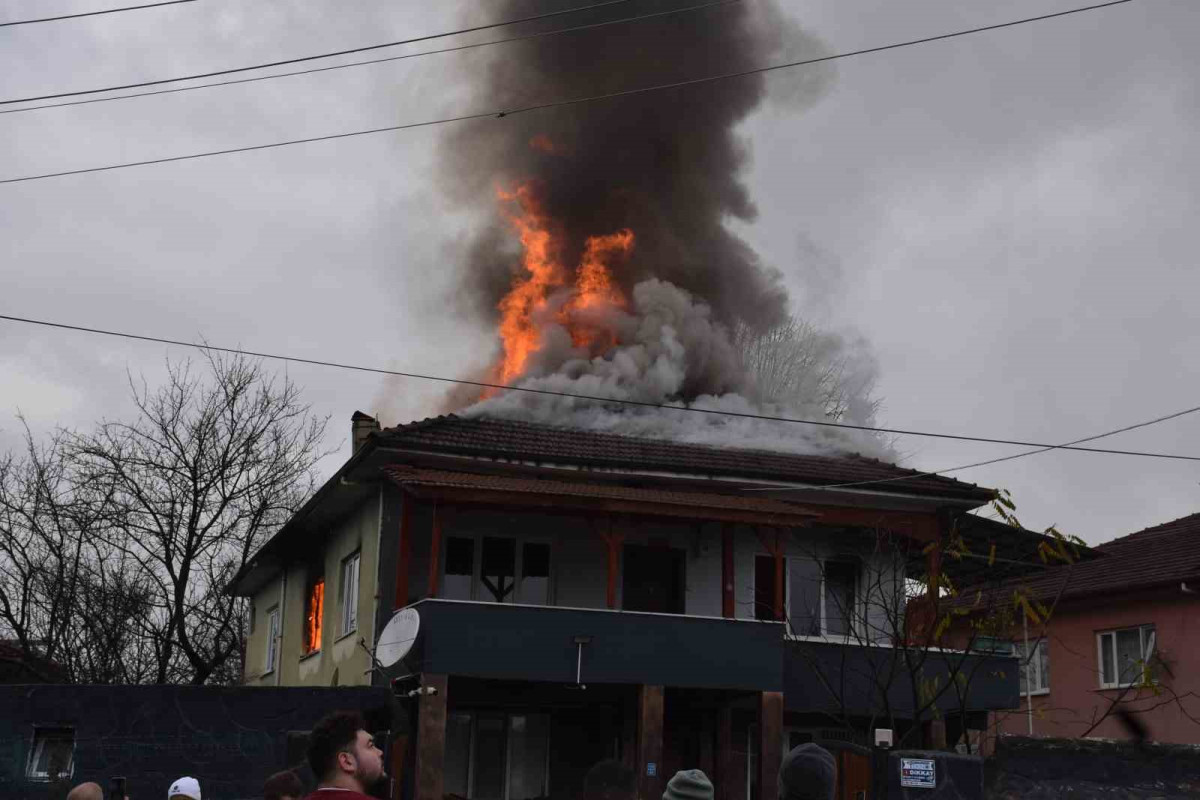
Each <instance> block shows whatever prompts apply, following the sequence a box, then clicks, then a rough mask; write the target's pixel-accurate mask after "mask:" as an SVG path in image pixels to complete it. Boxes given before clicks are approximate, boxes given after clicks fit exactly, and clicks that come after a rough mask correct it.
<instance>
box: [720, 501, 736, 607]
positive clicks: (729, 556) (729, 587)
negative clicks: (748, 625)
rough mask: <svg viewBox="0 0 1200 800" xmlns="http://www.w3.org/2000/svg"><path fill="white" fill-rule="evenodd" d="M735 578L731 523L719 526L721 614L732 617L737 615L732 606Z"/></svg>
mask: <svg viewBox="0 0 1200 800" xmlns="http://www.w3.org/2000/svg"><path fill="white" fill-rule="evenodd" d="M736 580H737V574H736V573H735V572H734V565H733V524H732V523H725V524H723V525H722V526H721V616H722V617H725V618H726V619H733V618H734V617H735V616H737V609H736V607H735V606H734V593H733V586H734V582H735V581H736Z"/></svg>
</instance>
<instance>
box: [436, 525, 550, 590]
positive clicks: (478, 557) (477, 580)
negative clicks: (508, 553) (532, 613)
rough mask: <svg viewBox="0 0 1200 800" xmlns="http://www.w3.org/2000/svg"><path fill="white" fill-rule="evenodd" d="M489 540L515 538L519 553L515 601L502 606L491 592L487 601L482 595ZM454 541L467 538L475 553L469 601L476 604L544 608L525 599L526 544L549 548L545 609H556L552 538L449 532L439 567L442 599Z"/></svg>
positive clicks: (515, 577) (472, 560) (516, 556)
mask: <svg viewBox="0 0 1200 800" xmlns="http://www.w3.org/2000/svg"><path fill="white" fill-rule="evenodd" d="M485 538H489V539H511V540H512V541H513V545H514V549H515V553H514V556H513V573H514V575H513V581H514V583H515V585H514V587H513V593H512V595H511V596H512V598H513V599H512V600H510V601H508V602H501V603H498V602H496V601H495V600H494V599H491V595H490V593H489V595H488V597H487V598H484V597H482V596H481V594H480V590H481V589H482V590H484V591H486V589H485V588H484V586H483V580H482V575H483V540H484V539H485ZM451 539H467V540H469V541H470V542H471V543H472V550H471V591H470V592H469V594H470V597H469V598H468V600H469V601H470V602H473V603H489V604H491V605H506V606H511V605H538V606H541V605H543V604H542V603H529V602H527V601H526V599H525V598H524V597H522V596H521V590H522V583H523V581H524V580H525V545H527V544H541V545H545V546H546V547H547V548H548V549H549V570H548V572H549V573H550V574H549V575H547V576H546V602H545V604H544V605H545V606H553V605H555V604H556V594H557V586H558V581H557V580H556V575H555V569H554V565H555V561H556V558H555V547H554V540H553V539H552V538H551V537H549V536H538V535H533V536H525V535H522V534H510V533H495V532H492V531H487V532H484V533H449V534H446V535H445V536H443V537H442V542H441V549H440V553H439V559H438V560H439V566H438V571H439V575H438V596H439V597H441V596H442V593H443V591H444V589H443V587H445V585H446V567H447V565H448V564H449V547H450V540H451Z"/></svg>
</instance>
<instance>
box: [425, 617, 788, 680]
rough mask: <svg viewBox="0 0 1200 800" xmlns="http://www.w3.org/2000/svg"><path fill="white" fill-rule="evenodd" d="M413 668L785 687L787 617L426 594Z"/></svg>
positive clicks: (511, 677)
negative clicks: (738, 616) (697, 613)
mask: <svg viewBox="0 0 1200 800" xmlns="http://www.w3.org/2000/svg"><path fill="white" fill-rule="evenodd" d="M413 607H414V608H416V609H417V611H418V612H420V615H421V631H420V635H419V637H418V642H417V647H416V649H415V650H414V653H413V654H412V655H410V656H409V657H408V658H407V659H406V663H407V666H408V668H409V669H410V670H412V671H414V672H415V671H418V670H419V671H422V672H431V673H439V674H448V675H467V676H472V677H478V678H495V679H506V680H524V681H546V682H553V683H575V678H576V666H577V659H578V658H579V656H580V653H579V647H580V645H578V644H577V638H585V639H587V642H586V643H585V644H583V645H582V662H581V669H580V680H581V682H582V683H584V684H589V683H596V684H599V683H625V684H648V685H662V686H685V687H697V688H699V687H704V688H711V689H742V690H757V691H781V690H782V688H783V625H781V624H778V623H768V622H755V621H750V620H730V619H719V618H713V617H685V616H676V615H670V614H645V613H639V612H633V611H603V610H589V609H574V608H553V607H540V606H519V605H497V604H493V603H468V602H460V601H453V600H422V601H420V602H418V603H415V604H414V605H413Z"/></svg>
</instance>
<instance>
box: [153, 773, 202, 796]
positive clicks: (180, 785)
mask: <svg viewBox="0 0 1200 800" xmlns="http://www.w3.org/2000/svg"><path fill="white" fill-rule="evenodd" d="M159 785H160V786H161V785H162V784H159ZM176 795H182V796H184V797H190V798H192V800H201V797H200V781H198V780H196V779H195V778H180V779H179V780H177V781H175V782H174V783H172V784H171V788H170V789H168V790H167V800H170V799H171V798H172V797H175V796H176Z"/></svg>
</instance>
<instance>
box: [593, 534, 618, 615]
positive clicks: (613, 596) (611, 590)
mask: <svg viewBox="0 0 1200 800" xmlns="http://www.w3.org/2000/svg"><path fill="white" fill-rule="evenodd" d="M592 527H593V528H595V530H596V533H598V534H600V538H601V540H603V542H604V545H605V547H606V548H607V550H608V567H607V580H606V589H605V594H606V599H607V603H608V608H612V609H615V608H616V607H617V578H618V576H619V575H620V573H621V561H620V559H621V544H622V543H623V542H624V541H625V534H623V533H618V532H616V531H614V530H613V519H612V517H609V518H608V519H607V520H606V521H604V522H593V523H592Z"/></svg>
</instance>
